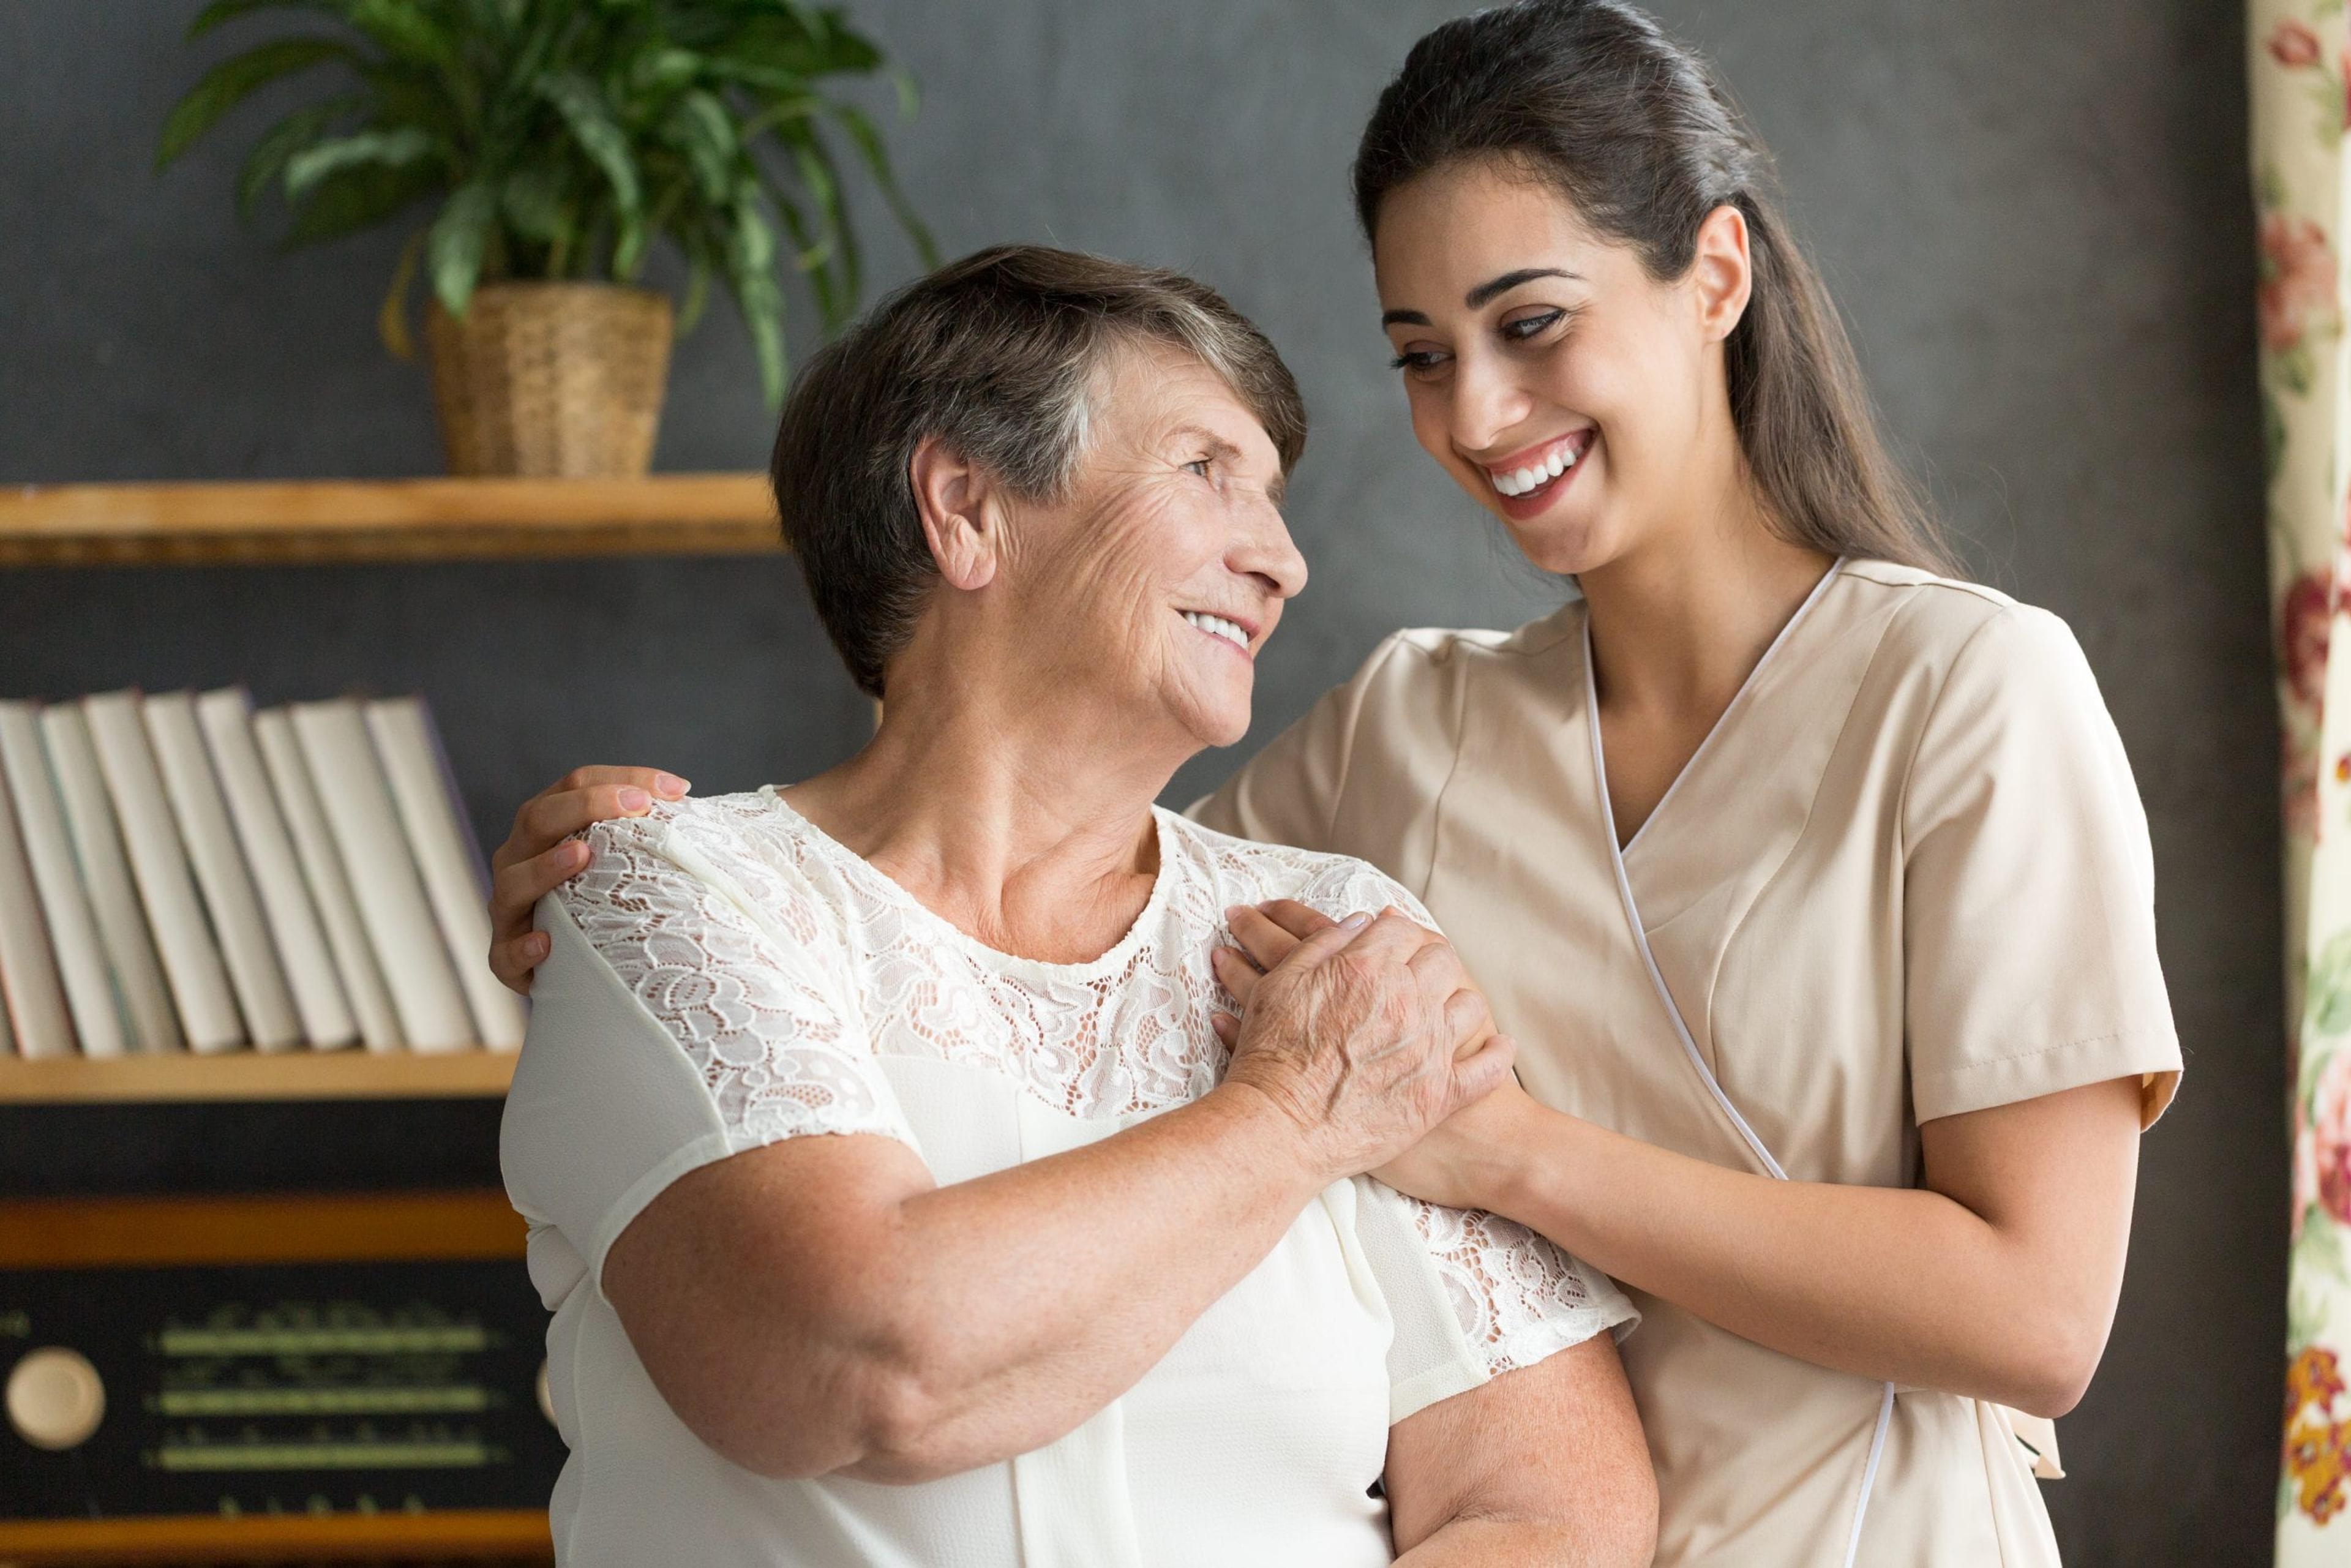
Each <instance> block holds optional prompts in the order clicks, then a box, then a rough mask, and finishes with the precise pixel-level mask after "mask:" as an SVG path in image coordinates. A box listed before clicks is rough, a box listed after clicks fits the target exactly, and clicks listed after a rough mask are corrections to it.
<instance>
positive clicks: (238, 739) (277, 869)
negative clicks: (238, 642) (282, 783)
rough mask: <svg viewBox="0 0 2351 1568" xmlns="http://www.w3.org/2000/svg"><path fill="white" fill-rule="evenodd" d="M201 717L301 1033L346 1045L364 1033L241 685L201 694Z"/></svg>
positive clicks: (316, 1042)
mask: <svg viewBox="0 0 2351 1568" xmlns="http://www.w3.org/2000/svg"><path fill="white" fill-rule="evenodd" d="M196 723H197V725H198V726H199V727H201V728H202V729H203V730H204V747H205V749H206V750H207V751H208V752H209V753H210V755H211V758H212V763H213V770H214V773H216V774H217V775H218V776H219V779H220V792H221V796H222V798H223V799H224V800H226V801H227V803H228V814H229V820H230V821H232V822H233V823H234V824H235V828H236V841H237V843H238V844H239V845H240V846H241V847H242V848H243V849H244V851H245V864H246V870H247V871H249V872H251V873H253V885H254V891H255V892H256V893H257V894H260V897H261V913H262V915H263V917H264V918H265V919H266V921H267V922H268V927H269V935H270V936H271V937H272V938H273V939H274V942H275V945H276V947H277V957H278V960H279V961H280V962H281V963H282V964H283V965H284V966H285V969H286V983H287V988H288V989H289V990H291V991H292V993H293V997H294V1010H295V1012H296V1013H297V1014H298V1016H299V1017H300V1019H301V1023H302V1033H303V1035H304V1037H305V1038H306V1039H308V1040H309V1042H310V1044H311V1045H312V1046H313V1047H314V1048H321V1049H323V1048H329V1047H334V1046H343V1045H349V1044H350V1043H351V1042H352V1041H353V1040H357V1039H358V1038H359V1029H358V1026H357V1024H356V1023H354V1022H353V1020H352V1019H351V1009H350V1004H349V1003H348V1002H347V1001H346V1000H345V999H344V997H343V986H342V982H341V981H340V979H338V978H337V977H336V976H335V961H334V958H333V957H332V956H330V955H329V952H328V949H327V935H326V932H325V930H324V929H323V928H322V927H321V926H320V925H319V914H318V911H317V909H316V908H314V907H313V906H312V904H311V903H310V894H309V890H308V888H306V887H305V886H304V885H303V883H302V868H301V866H300V865H299V863H298V862H297V861H296V859H295V855H294V844H293V841H292V840H291V839H289V838H288V837H287V832H286V821H285V819H284V818H283V817H282V816H281V815H280V814H279V813H278V810H277V799H276V797H274V796H273V795H272V794H271V792H270V789H269V775H268V773H267V771H266V769H264V768H263V767H262V763H261V752H260V750H259V749H258V748H257V747H256V746H255V745H254V740H253V703H252V700H251V699H250V698H249V697H247V696H246V693H245V689H244V688H243V687H241V686H233V687H230V688H229V689H227V690H225V691H217V692H206V693H205V694H204V695H202V696H200V697H198V698H197V699H196Z"/></svg>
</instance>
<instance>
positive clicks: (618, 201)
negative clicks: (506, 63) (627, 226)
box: [538, 71, 642, 214]
mask: <svg viewBox="0 0 2351 1568" xmlns="http://www.w3.org/2000/svg"><path fill="white" fill-rule="evenodd" d="M538 94H539V96H540V97H542V98H544V99H547V101H548V102H549V103H551V104H553V105H554V106H555V109H556V112H557V113H559V114H560V115H562V116H563V122H564V123H565V124H566V125H568V126H569V127H570V128H571V134H572V137H573V138H574V139H575V140H576V141H579V143H580V150H581V151H582V152H586V153H587V154H588V156H589V157H590V159H592V160H594V161H595V163H596V166H597V167H598V168H600V169H601V170H603V171H604V178H605V179H606V180H608V181H610V182H611V186H612V201H613V204H615V205H616V206H618V207H619V208H620V210H621V211H622V214H633V213H635V212H636V211H637V210H638V208H639V206H640V205H641V204H642V198H641V195H640V193H639V190H638V185H637V162H636V159H635V157H634V156H633V155H632V153H631V152H630V150H629V138H628V135H627V133H626V132H624V131H622V129H621V127H620V126H619V124H618V123H616V122H615V121H614V120H613V119H612V113H611V109H610V108H608V107H607V106H606V104H605V102H604V95H603V94H602V93H601V92H600V91H598V90H597V88H596V84H595V83H593V82H591V81H590V80H589V79H588V78H585V77H583V76H580V75H578V74H577V73H575V72H570V71H562V72H558V73H556V74H555V75H552V76H549V77H547V78H544V79H542V80H541V81H540V82H539V83H538Z"/></svg>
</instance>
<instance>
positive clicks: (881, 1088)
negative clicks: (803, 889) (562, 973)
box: [557, 810, 914, 1148]
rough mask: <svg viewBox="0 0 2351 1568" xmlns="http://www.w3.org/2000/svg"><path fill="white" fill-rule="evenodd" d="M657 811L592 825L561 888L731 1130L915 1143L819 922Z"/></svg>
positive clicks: (760, 1135) (756, 1138)
mask: <svg viewBox="0 0 2351 1568" xmlns="http://www.w3.org/2000/svg"><path fill="white" fill-rule="evenodd" d="M666 815H667V812H666V810H657V811H656V814H655V815H654V816H652V817H647V818H639V819H634V820H624V821H611V822H601V823H598V824H597V825H596V826H595V827H594V828H591V829H590V830H589V832H588V834H587V838H588V842H589V845H590V848H591V849H592V850H593V851H594V852H595V853H594V858H593V859H592V860H591V861H590V863H589V868H588V870H587V871H586V872H584V873H581V874H580V876H578V877H577V878H575V879H573V880H572V881H571V882H569V883H565V884H564V886H563V887H562V888H561V889H559V891H558V893H557V897H558V898H559V900H560V901H561V902H562V904H563V906H564V907H565V908H566V909H567V910H569V912H570V915H571V917H572V918H573V919H574V920H575V921H577V922H578V923H579V925H580V931H581V932H582V933H583V934H584V935H585V936H587V938H588V941H589V943H590V945H591V946H593V947H594V948H595V949H596V951H597V953H598V954H599V955H600V956H601V957H602V958H603V960H604V961H605V963H607V964H609V965H610V966H611V968H612V971H613V973H614V974H616V975H618V976H619V977H620V979H621V983H622V985H624V986H626V987H627V988H629V990H630V992H631V993H632V994H633V995H634V996H635V997H636V998H637V999H638V1000H639V1001H640V1002H642V1003H643V1004H644V1007H645V1009H646V1010H647V1011H649V1012H650V1013H652V1015H653V1018H654V1019H657V1020H659V1022H660V1023H661V1025H662V1027H663V1028H664V1030H667V1031H668V1033H669V1035H670V1037H671V1038H672V1039H673V1040H675V1041H676V1042H677V1044H678V1046H679V1047H680V1048H681V1049H682V1050H683V1051H684V1052H685V1054H686V1056H687V1058H688V1059H689V1060H690V1061H692V1062H693V1064H694V1066H695V1071H698V1072H699V1073H700V1074H701V1077H702V1082H703V1086H704V1088H705V1090H706V1091H707V1092H708V1093H709V1095H710V1098H711V1101H712V1103H713V1104H714V1105H715V1106H716V1109H717V1112H718V1114H719V1118H720V1121H721V1123H722V1124H723V1125H724V1126H725V1127H726V1132H727V1134H728V1136H729V1139H730V1141H732V1142H734V1143H736V1144H737V1145H738V1146H740V1147H745V1148H747V1147H752V1146H756V1145H760V1144H765V1143H772V1142H774V1141H776V1140H778V1139H782V1138H791V1137H802V1136H806V1135H808V1134H816V1133H877V1134H882V1135H883V1136H886V1137H893V1138H897V1139H899V1140H900V1141H902V1142H904V1143H906V1144H909V1145H912V1144H914V1134H913V1133H912V1132H911V1131H910V1130H909V1129H908V1127H907V1126H906V1124H905V1120H904V1116H903V1114H902V1113H900V1112H899V1110H898V1106H897V1101H896V1097H895V1096H894V1095H893V1094H892V1093H891V1092H890V1088H889V1085H888V1083H887V1082H886V1081H884V1080H883V1077H882V1074H881V1071H880V1070H879V1069H878V1067H877V1066H876V1065H875V1062H874V1059H873V1055H872V1051H871V1049H870V1048H869V1046H868V1044H867V1041H866V1038H865V1034H864V1030H862V1027H861V1026H860V1025H859V1024H858V1023H857V1022H856V1020H855V1018H854V1015H853V1013H852V1011H851V1009H849V1008H848V1007H847V1006H845V1005H844V1004H843V1000H842V998H841V996H840V986H841V983H842V977H840V976H838V975H831V974H828V973H827V972H826V969H827V966H826V960H825V959H824V957H823V956H821V955H820V953H819V952H817V951H816V950H815V948H816V944H815V943H814V942H812V941H810V940H808V939H807V938H808V937H809V936H811V935H812V934H813V933H812V930H810V927H812V926H813V925H814V924H815V923H814V922H812V921H810V920H807V919H802V920H799V921H796V922H791V923H789V924H787V915H786V912H784V911H780V910H777V909H775V908H772V907H767V906H765V905H763V904H761V903H755V902H754V901H752V900H751V899H750V898H748V897H747V896H746V895H745V894H744V893H743V891H742V889H741V887H740V886H739V885H738V884H737V883H735V882H734V880H733V879H732V878H729V877H727V876H726V875H725V874H724V873H723V872H721V871H719V870H717V869H716V868H715V867H714V866H712V865H711V864H710V863H709V862H710V858H711V857H709V856H708V855H705V854H701V853H696V852H694V851H693V850H691V849H688V848H686V847H684V846H683V845H681V844H680V843H679V842H678V841H677V840H676V837H675V835H674V833H673V831H671V829H670V828H669V826H668V824H667V822H666V821H665V817H666ZM689 867H693V868H694V869H691V870H689V869H688V868H689ZM766 903H767V904H773V903H774V900H772V899H771V900H768V901H766ZM805 913H806V912H803V914H805ZM792 925H799V926H800V927H802V930H801V931H800V932H798V933H796V932H795V931H794V930H793V929H792V928H791V927H792Z"/></svg>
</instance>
